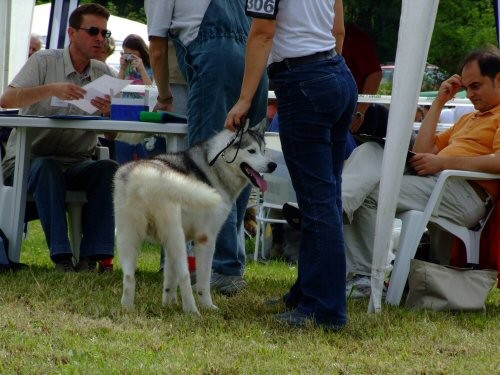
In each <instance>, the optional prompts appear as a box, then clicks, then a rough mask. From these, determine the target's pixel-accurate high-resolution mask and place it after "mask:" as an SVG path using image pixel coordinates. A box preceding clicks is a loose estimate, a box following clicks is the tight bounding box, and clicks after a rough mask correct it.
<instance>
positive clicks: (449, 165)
mask: <svg viewBox="0 0 500 375" xmlns="http://www.w3.org/2000/svg"><path fill="white" fill-rule="evenodd" d="M462 87H464V88H465V89H466V90H467V97H468V98H469V99H470V100H471V102H472V104H473V105H474V108H475V111H474V112H472V113H469V114H466V115H464V116H463V117H461V118H460V120H458V121H457V123H456V124H455V125H454V126H453V127H451V128H450V129H449V130H447V131H445V132H443V133H440V134H436V127H437V124H438V120H439V115H440V113H441V110H442V109H443V107H444V106H445V104H446V103H447V102H448V101H449V100H450V99H452V98H453V97H454V96H455V94H456V93H457V92H458V91H459V90H460V89H461V88H462ZM499 125H500V52H499V50H498V49H497V48H493V49H484V50H478V51H474V52H472V53H470V54H469V55H468V56H467V57H466V58H465V60H464V62H463V64H462V74H461V76H460V75H458V74H455V75H453V76H452V77H450V78H449V79H448V80H446V81H444V82H443V83H442V84H441V87H440V89H439V92H438V95H437V97H436V99H435V100H434V102H433V103H432V106H431V108H430V110H429V112H428V113H427V115H426V116H425V118H424V121H423V123H422V126H421V128H420V131H419V133H418V135H417V139H416V141H415V145H414V146H413V151H414V152H415V153H416V155H415V156H414V157H413V158H412V159H411V161H410V164H411V166H412V167H413V169H414V170H415V171H416V175H404V176H403V180H402V183H401V191H400V194H399V197H398V202H397V208H396V210H397V211H406V210H420V211H423V210H424V208H425V205H426V204H427V201H428V200H429V197H430V195H431V193H432V189H433V188H434V185H435V184H436V180H437V178H438V174H439V173H440V172H441V171H443V170H445V169H462V170H470V171H479V172H489V173H500V131H499ZM382 155H383V149H382V148H381V147H380V146H379V145H377V144H374V143H373V142H369V143H365V144H363V145H362V146H360V147H358V148H357V149H356V150H355V151H354V152H353V154H352V155H351V157H350V158H349V160H348V161H347V163H346V166H345V168H344V172H343V174H342V202H343V209H344V213H345V216H346V220H347V221H348V222H349V224H346V225H344V235H345V242H346V250H347V251H346V253H347V265H348V271H349V272H350V278H349V280H348V283H347V290H346V293H347V294H348V295H351V297H354V298H356V297H358V298H361V297H368V296H370V274H371V263H372V249H373V242H374V237H375V221H376V212H377V199H378V194H379V190H378V189H379V181H380V170H381V165H382ZM365 172H366V173H365ZM498 192H499V186H498V184H496V182H493V181H475V182H474V181H469V182H468V181H465V180H452V181H449V182H448V185H447V190H446V192H445V193H444V194H443V204H441V208H440V212H439V216H443V217H446V218H448V219H450V220H452V221H455V222H456V223H458V224H462V225H464V226H471V225H474V224H476V223H477V221H478V220H479V219H480V218H481V217H482V216H484V215H485V213H486V206H487V205H488V204H489V202H490V201H491V200H492V199H495V198H496V197H497V196H498ZM445 259H446V257H445ZM353 287H355V288H353Z"/></svg>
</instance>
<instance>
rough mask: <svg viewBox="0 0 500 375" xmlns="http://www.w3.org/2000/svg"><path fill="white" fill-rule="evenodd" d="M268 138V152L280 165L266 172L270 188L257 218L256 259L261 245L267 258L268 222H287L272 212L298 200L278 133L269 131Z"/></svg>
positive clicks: (261, 201)
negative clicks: (269, 172) (272, 170)
mask: <svg viewBox="0 0 500 375" xmlns="http://www.w3.org/2000/svg"><path fill="white" fill-rule="evenodd" d="M265 138H266V154H267V155H269V156H270V158H271V159H272V160H273V161H274V162H275V163H276V164H277V165H278V166H277V167H276V170H275V171H274V172H273V173H272V174H265V175H264V179H265V180H266V181H267V186H268V189H267V191H266V192H265V193H261V194H260V200H259V205H258V207H259V210H258V213H257V216H256V219H257V234H256V236H255V251H254V255H253V258H254V260H255V261H257V260H258V257H259V247H260V249H261V257H262V259H265V249H266V227H267V225H268V224H286V220H285V219H281V218H276V217H273V216H271V214H272V212H273V211H274V212H276V211H278V212H279V211H281V208H282V207H283V204H284V203H286V202H296V201H297V198H296V196H295V191H294V190H293V187H292V182H291V181H290V174H289V173H288V169H287V168H286V164H285V159H284V158H283V153H282V152H281V144H280V142H279V135H278V133H271V132H268V133H266V135H265Z"/></svg>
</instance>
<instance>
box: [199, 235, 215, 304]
mask: <svg viewBox="0 0 500 375" xmlns="http://www.w3.org/2000/svg"><path fill="white" fill-rule="evenodd" d="M203 240H204V241H199V239H198V240H196V241H195V248H194V252H195V255H196V292H197V293H198V297H199V298H198V300H199V302H200V305H202V306H203V307H205V308H208V309H217V306H215V305H214V303H213V302H212V295H211V294H210V277H211V275H212V259H213V257H214V251H215V238H212V237H210V238H203Z"/></svg>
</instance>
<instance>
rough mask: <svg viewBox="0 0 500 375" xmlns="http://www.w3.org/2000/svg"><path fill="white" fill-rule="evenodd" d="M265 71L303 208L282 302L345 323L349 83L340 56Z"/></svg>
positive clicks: (353, 93) (352, 98)
mask: <svg viewBox="0 0 500 375" xmlns="http://www.w3.org/2000/svg"><path fill="white" fill-rule="evenodd" d="M270 79H271V80H272V81H273V83H274V88H275V92H276V96H277V98H278V112H279V119H280V140H281V146H282V149H283V156H284V158H285V162H286V165H287V167H288V170H289V172H290V177H291V180H292V184H293V187H294V189H295V192H296V195H297V201H298V204H299V207H300V210H301V212H302V236H301V243H300V253H299V261H298V268H299V274H298V279H297V282H296V284H295V285H294V286H293V287H292V289H291V290H290V293H288V294H287V297H286V302H287V305H289V306H291V307H296V308H297V310H298V311H300V312H302V313H304V314H307V315H312V316H314V319H315V320H316V322H318V323H330V324H336V325H344V324H346V322H347V303H346V293H345V287H346V257H345V246H344V236H343V228H342V199H341V174H342V166H343V163H344V158H345V148H346V137H347V132H348V128H349V125H350V123H351V121H352V115H353V113H354V109H355V106H356V101H357V90H356V83H355V82H354V79H353V78H352V75H351V73H350V71H349V70H348V68H347V66H346V65H345V62H344V59H343V58H342V57H341V56H335V57H334V58H333V59H330V60H325V61H320V62H315V63H312V64H308V65H303V66H299V67H296V68H292V69H289V70H285V71H282V72H280V73H278V74H275V76H272V77H270Z"/></svg>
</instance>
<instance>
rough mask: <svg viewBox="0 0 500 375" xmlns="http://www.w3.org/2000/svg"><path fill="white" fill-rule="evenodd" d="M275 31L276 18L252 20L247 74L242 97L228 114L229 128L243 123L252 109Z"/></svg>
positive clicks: (227, 122)
mask: <svg viewBox="0 0 500 375" xmlns="http://www.w3.org/2000/svg"><path fill="white" fill-rule="evenodd" d="M275 31H276V21H274V20H266V19H257V18H254V19H253V21H252V28H251V29H250V34H249V36H248V41H247V50H246V59H245V75H244V77H243V84H242V86H241V92H240V98H239V99H238V102H237V103H236V104H235V105H234V106H233V108H232V109H231V110H230V111H229V113H228V115H227V118H226V123H225V126H226V128H228V129H231V130H235V128H237V127H238V126H239V125H240V124H242V123H243V120H244V119H245V117H246V115H247V113H248V111H249V109H250V106H251V104H252V99H253V97H254V95H255V92H256V91H257V87H258V86H259V83H260V80H261V79H262V76H263V74H264V71H265V69H266V64H267V59H268V57H269V53H270V52H271V47H272V45H273V37H274V33H275Z"/></svg>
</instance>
